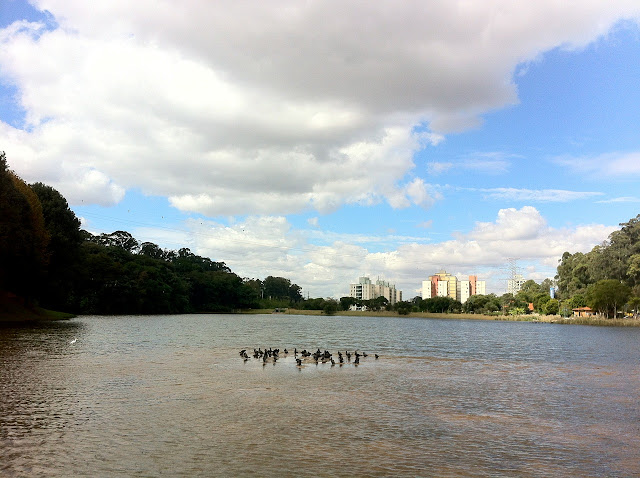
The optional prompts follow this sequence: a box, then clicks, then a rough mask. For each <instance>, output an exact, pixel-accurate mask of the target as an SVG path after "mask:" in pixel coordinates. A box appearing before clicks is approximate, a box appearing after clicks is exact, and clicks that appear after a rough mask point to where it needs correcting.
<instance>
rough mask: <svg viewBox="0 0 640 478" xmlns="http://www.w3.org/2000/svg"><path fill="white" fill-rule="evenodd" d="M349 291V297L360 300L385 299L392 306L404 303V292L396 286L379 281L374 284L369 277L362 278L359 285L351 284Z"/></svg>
mask: <svg viewBox="0 0 640 478" xmlns="http://www.w3.org/2000/svg"><path fill="white" fill-rule="evenodd" d="M349 289H350V291H349V296H350V297H354V298H356V299H359V300H371V299H375V298H377V297H384V298H386V299H387V300H388V301H389V303H390V304H391V305H393V304H395V303H396V302H402V291H400V290H397V289H396V286H395V285H393V284H390V283H389V282H387V281H382V280H379V279H378V280H377V281H376V283H375V284H374V283H372V282H371V279H369V278H368V277H360V278H359V279H358V283H356V284H351V286H350V288H349Z"/></svg>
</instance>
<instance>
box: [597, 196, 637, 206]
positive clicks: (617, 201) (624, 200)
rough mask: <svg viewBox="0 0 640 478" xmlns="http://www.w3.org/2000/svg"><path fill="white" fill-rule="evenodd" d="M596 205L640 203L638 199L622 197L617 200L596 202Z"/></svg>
mask: <svg viewBox="0 0 640 478" xmlns="http://www.w3.org/2000/svg"><path fill="white" fill-rule="evenodd" d="M596 202H597V203H598V204H616V203H637V202H640V198H637V197H632V196H623V197H617V198H611V199H606V200H602V201H596Z"/></svg>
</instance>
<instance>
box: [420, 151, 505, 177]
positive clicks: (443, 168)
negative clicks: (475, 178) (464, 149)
mask: <svg viewBox="0 0 640 478" xmlns="http://www.w3.org/2000/svg"><path fill="white" fill-rule="evenodd" d="M507 157H508V155H506V154H502V153H481V154H476V155H474V156H473V157H470V158H466V159H463V160H461V161H456V162H451V161H450V162H438V161H432V162H430V163H427V171H428V172H429V174H432V175H436V176H437V175H439V174H443V173H446V172H449V171H452V172H455V173H457V174H464V173H467V172H469V171H472V172H476V173H484V174H503V173H506V172H507V171H508V170H509V167H510V165H511V164H510V162H509V161H508V159H507ZM511 157H514V155H511Z"/></svg>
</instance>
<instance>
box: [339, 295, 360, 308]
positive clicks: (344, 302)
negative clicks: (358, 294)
mask: <svg viewBox="0 0 640 478" xmlns="http://www.w3.org/2000/svg"><path fill="white" fill-rule="evenodd" d="M352 305H356V298H355V297H349V296H345V297H340V309H341V310H349V308H350V307H351V306H352Z"/></svg>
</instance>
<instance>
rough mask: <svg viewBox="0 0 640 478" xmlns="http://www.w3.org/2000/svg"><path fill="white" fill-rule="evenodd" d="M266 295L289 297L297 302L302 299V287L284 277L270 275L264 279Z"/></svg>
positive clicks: (274, 297) (277, 297) (281, 297)
mask: <svg viewBox="0 0 640 478" xmlns="http://www.w3.org/2000/svg"><path fill="white" fill-rule="evenodd" d="M263 287H264V297H268V298H270V299H288V300H289V301H291V302H293V303H296V302H300V301H301V300H302V293H301V291H302V289H301V288H300V286H299V285H297V284H292V283H291V281H290V280H289V279H286V278H284V277H273V276H269V277H267V278H266V279H265V280H264V283H263Z"/></svg>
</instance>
